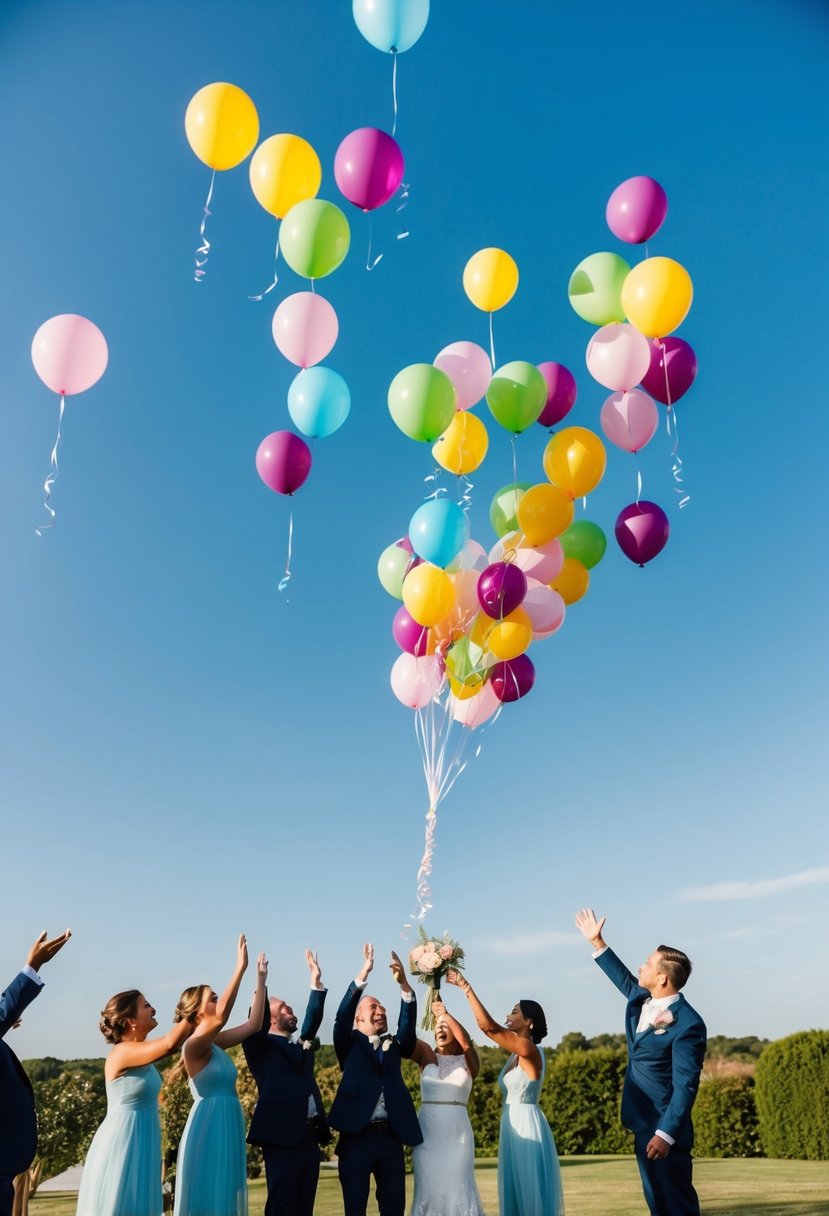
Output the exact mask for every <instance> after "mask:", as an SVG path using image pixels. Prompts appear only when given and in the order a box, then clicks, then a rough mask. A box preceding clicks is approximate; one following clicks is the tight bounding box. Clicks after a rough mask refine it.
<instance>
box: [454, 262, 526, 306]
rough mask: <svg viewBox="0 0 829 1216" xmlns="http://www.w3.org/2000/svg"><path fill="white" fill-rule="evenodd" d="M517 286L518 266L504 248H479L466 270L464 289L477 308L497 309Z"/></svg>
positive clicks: (506, 301)
mask: <svg viewBox="0 0 829 1216" xmlns="http://www.w3.org/2000/svg"><path fill="white" fill-rule="evenodd" d="M517 288H518V267H517V266H516V264H515V261H514V260H513V258H511V257H510V255H509V254H508V253H505V252H504V250H503V249H479V250H478V252H477V253H473V254H472V257H471V258H470V259H469V261H468V262H467V263H466V266H465V267H464V271H463V289H464V291H465V292H466V294H467V295H468V296H469V298H470V300H471V301H472V303H473V304H474V305H475V307H476V308H480V309H481V311H482V312H497V310H498V309H499V308H503V307H504V305H505V304H509V302H510V300H511V299H512V297H513V296H514V295H515V292H516V290H517Z"/></svg>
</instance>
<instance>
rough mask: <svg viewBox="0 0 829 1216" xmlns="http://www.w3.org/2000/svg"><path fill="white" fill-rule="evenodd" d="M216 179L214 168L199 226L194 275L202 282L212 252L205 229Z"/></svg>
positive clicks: (197, 280) (198, 281)
mask: <svg viewBox="0 0 829 1216" xmlns="http://www.w3.org/2000/svg"><path fill="white" fill-rule="evenodd" d="M215 181H216V170H215V169H214V170H213V176H212V177H211V179H210V189H209V190H208V192H207V200H206V202H205V204H204V215H203V216H202V219H201V225H200V226H199V237H200V239H201V244H200V245H199V247H198V249H197V250H196V270H195V273H194V275H193V278H194V279H195V281H196V282H197V283H201V281H202V279H203V278H204V276H205V275H206V274H207V271H206V270H205V269H204V268H205V266H206V265H207V258H208V255H209V253H210V241H208V239H207V237H206V236H205V235H204V230H205V228H206V226H207V217H208V215H210V200H211V199H212V198H213V183H214V182H215Z"/></svg>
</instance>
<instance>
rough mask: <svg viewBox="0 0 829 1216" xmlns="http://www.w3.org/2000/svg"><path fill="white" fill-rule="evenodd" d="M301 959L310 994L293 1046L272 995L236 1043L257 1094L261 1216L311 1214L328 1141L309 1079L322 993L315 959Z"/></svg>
mask: <svg viewBox="0 0 829 1216" xmlns="http://www.w3.org/2000/svg"><path fill="white" fill-rule="evenodd" d="M305 958H306V961H307V963H308V968H309V970H310V972H311V995H310V996H309V998H308V1008H307V1009H306V1010H305V1019H304V1021H303V1023H302V1030H301V1031H300V1038H299V1042H298V1043H294V1042H293V1041H292V1039H291V1036H292V1035H293V1034H294V1033H295V1031H296V1028H297V1018H296V1014H295V1013H294V1011H293V1009H292V1008H291V1006H290V1005H288V1004H286V1003H285V1001H283V1000H281V999H280V998H279V997H275V996H272V997H271V998H270V1000H269V1001H267V1002H266V1003H265V1016H264V1019H263V1022H262V1029H261V1030H259V1031H257V1033H256V1034H254V1035H251V1037H250V1038H249V1039H246V1040H245V1041H244V1043H243V1044H242V1049H243V1051H244V1053H245V1059H246V1060H247V1063H248V1068H249V1069H250V1071H251V1074H252V1076H253V1079H254V1081H255V1082H256V1087H257V1089H258V1090H259V1100H258V1102H257V1103H256V1108H255V1110H254V1112H253V1118H252V1119H251V1124H250V1132H249V1133H248V1140H249V1141H250V1143H251V1144H258V1145H260V1146H261V1148H262V1156H263V1157H264V1159H265V1177H266V1178H267V1183H268V1197H267V1200H266V1202H265V1216H312V1213H313V1211H314V1197H315V1195H316V1193H317V1182H318V1181H319V1173H320V1144H327V1143H328V1141H329V1140H330V1139H331V1133H330V1131H329V1130H328V1123H327V1122H326V1119H325V1110H324V1109H323V1105H322V1098H321V1096H320V1091H319V1088H318V1086H317V1083H316V1081H315V1080H314V1048H315V1045H316V1040H315V1035H316V1033H317V1031H318V1030H319V1027H320V1022H321V1021H322V1013H323V1007H324V1005H325V993H326V989H325V988H324V986H323V983H322V973H321V971H320V967H319V963H318V962H317V956H316V955H315V954H314V953H313V952H312V951H311V950H306V952H305Z"/></svg>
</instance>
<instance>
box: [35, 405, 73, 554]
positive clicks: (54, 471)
mask: <svg viewBox="0 0 829 1216" xmlns="http://www.w3.org/2000/svg"><path fill="white" fill-rule="evenodd" d="M65 409H66V396H65V394H64V393H61V395H60V410H59V411H58V433H57V435H56V436H55V443H54V446H53V448H52V454H51V456H50V457H49V466H50V468H49V476H48V477H47V478H46V480H45V481H44V483H43V492H44V493H45V495H46V498H45V499H44V502H43V506H44V508H45V510H47V511H48V512H49V514H50V515H51V517H52V519H51V521H50V522H49V523H48V524H41V525H40V527H38V528H35V534H36V535H37V536H42V535H43V533H44V532H45V531H47V529H48V528H52V527H54V520H55V509H54V507H50V506H49V499H50V498H51V497H52V486H53V485H54V484H55V481H56V480H57V476H58V448H59V447H60V428H61V426H62V425H63V411H64V410H65Z"/></svg>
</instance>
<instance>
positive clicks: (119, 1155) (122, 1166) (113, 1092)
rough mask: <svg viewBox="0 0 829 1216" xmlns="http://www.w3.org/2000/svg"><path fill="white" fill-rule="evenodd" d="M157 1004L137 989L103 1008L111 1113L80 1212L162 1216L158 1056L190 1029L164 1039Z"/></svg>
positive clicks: (82, 1215)
mask: <svg viewBox="0 0 829 1216" xmlns="http://www.w3.org/2000/svg"><path fill="white" fill-rule="evenodd" d="M157 1025H158V1022H157V1021H156V1019H155V1010H154V1009H153V1007H152V1005H151V1004H150V1002H149V1001H148V1000H147V999H146V997H144V996H143V995H142V994H141V993H140V992H139V991H138V989H137V988H130V989H128V991H126V992H118V993H116V995H115V996H114V997H112V998H111V999H110V1000H109V1001H107V1004H106V1008H105V1009H104V1010H103V1012H102V1013H101V1021H100V1029H101V1034H102V1035H103V1036H104V1038H105V1039H106V1041H107V1042H108V1043H111V1044H112V1045H113V1046H112V1051H111V1052H110V1053H109V1056H108V1058H107V1062H106V1064H105V1066H104V1076H105V1078H106V1090H107V1113H106V1118H105V1119H104V1121H103V1123H102V1124H101V1126H100V1127H99V1128H98V1130H97V1132H96V1133H95V1137H94V1139H93V1141H92V1144H91V1145H90V1146H89V1152H88V1153H87V1156H86V1162H85V1164H84V1170H83V1176H82V1178H81V1186H80V1191H79V1193H78V1208H77V1216H161V1206H162V1204H161V1128H160V1125H159V1119H158V1093H159V1090H160V1089H161V1077H160V1076H159V1074H158V1070H157V1069H156V1068H155V1062H156V1061H157V1060H161V1059H163V1058H164V1056H168V1055H170V1053H171V1052H173V1051H175V1050H176V1049H177V1048H178V1047H180V1046H181V1044H182V1043H183V1042H184V1040H185V1039H186V1038H187V1036H188V1035H189V1034H190V1031H191V1030H192V1026H189V1025H188V1024H187V1023H181V1022H178V1023H177V1024H174V1025H173V1026H172V1027H171V1029H170V1030H168V1031H167V1033H166V1035H164V1036H163V1038H160V1039H147V1035H148V1034H149V1033H150V1031H151V1030H153V1029H154V1028H155V1027H156V1026H157Z"/></svg>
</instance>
